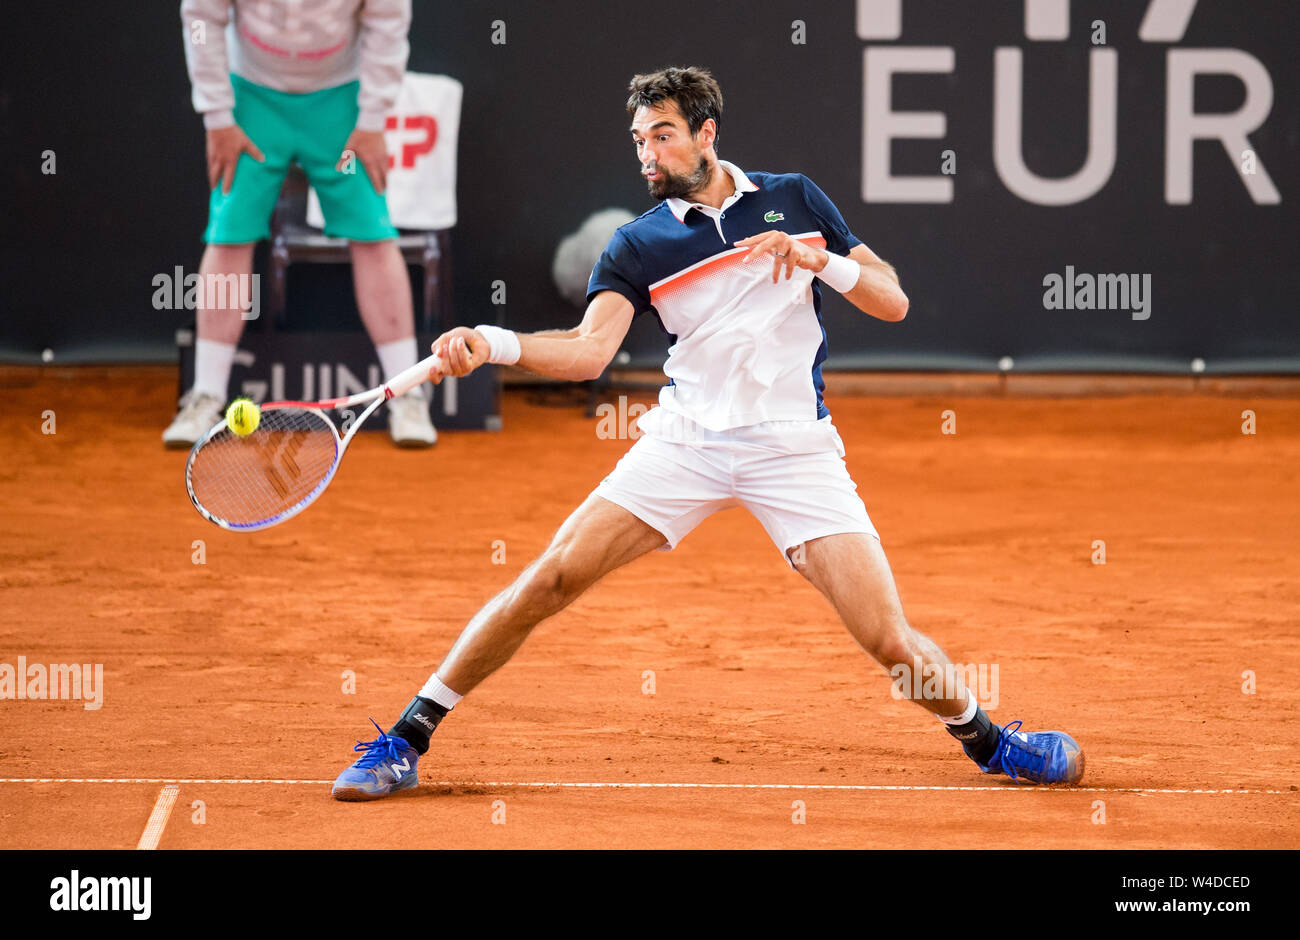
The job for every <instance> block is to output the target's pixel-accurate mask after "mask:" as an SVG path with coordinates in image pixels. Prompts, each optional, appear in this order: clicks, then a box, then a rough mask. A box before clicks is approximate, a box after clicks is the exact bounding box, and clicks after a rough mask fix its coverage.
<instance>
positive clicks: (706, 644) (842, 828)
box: [0, 367, 1300, 849]
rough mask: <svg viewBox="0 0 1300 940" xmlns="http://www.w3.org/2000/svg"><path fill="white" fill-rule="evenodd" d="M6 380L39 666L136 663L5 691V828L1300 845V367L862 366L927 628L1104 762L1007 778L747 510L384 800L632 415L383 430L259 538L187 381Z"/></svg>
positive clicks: (7, 470) (574, 839)
mask: <svg viewBox="0 0 1300 940" xmlns="http://www.w3.org/2000/svg"><path fill="white" fill-rule="evenodd" d="M0 377H2V378H3V385H4V394H5V408H4V411H3V413H0V440H3V441H5V456H6V459H5V460H4V462H3V466H2V467H0V478H2V479H3V489H2V492H3V506H4V509H3V516H4V525H3V528H2V530H0V558H2V559H3V574H2V575H0V578H2V582H0V583H2V584H3V589H4V590H3V593H0V604H2V605H3V616H2V617H0V651H2V653H3V656H2V657H0V661H3V662H7V663H9V664H11V665H12V664H14V663H15V661H16V658H17V657H18V656H19V655H22V656H25V657H26V660H27V661H28V662H29V663H47V664H48V663H67V662H81V663H101V664H103V670H104V671H103V675H104V679H103V705H102V708H100V709H98V710H86V709H85V708H84V707H83V703H82V702H80V701H39V700H38V701H31V700H26V701H5V702H3V703H0V742H3V743H0V777H2V778H4V782H3V783H0V845H2V846H4V847H6V848H78V849H99V848H128V849H129V848H134V847H136V845H137V844H138V843H140V841H141V838H142V834H143V833H144V832H145V830H146V825H147V823H148V821H149V820H150V816H151V812H152V811H153V810H154V808H155V805H156V804H157V803H158V802H159V800H160V795H162V794H168V795H167V796H165V797H164V800H170V798H171V796H170V794H172V793H174V795H175V808H174V810H173V811H172V813H171V815H170V818H169V819H168V820H167V821H166V825H165V827H164V828H162V829H161V834H160V838H158V840H157V844H158V845H159V847H161V848H164V849H188V848H223V849H230V848H343V847H379V846H375V845H373V844H372V843H371V842H369V841H367V833H372V832H375V831H383V832H385V833H387V836H386V841H385V844H384V846H383V847H390V848H489V847H507V848H539V847H547V848H560V847H564V848H740V847H765V848H813V847H818V848H829V847H836V848H963V847H969V848H986V847H987V848H997V847H1001V848H1030V847H1033V848H1048V847H1050V848H1065V847H1077V848H1283V847H1289V848H1296V847H1300V792H1298V791H1297V783H1298V782H1300V781H1298V780H1297V777H1296V767H1295V759H1294V755H1295V753H1296V749H1297V745H1298V744H1300V732H1297V730H1296V724H1295V721H1294V720H1293V719H1294V715H1295V709H1294V701H1295V689H1296V682H1295V676H1296V675H1297V674H1300V654H1298V653H1297V650H1296V644H1295V637H1296V621H1295V611H1296V609H1297V605H1298V604H1300V582H1297V579H1296V570H1297V569H1296V560H1295V559H1296V557H1297V554H1298V552H1300V534H1298V533H1300V502H1298V501H1297V500H1296V487H1297V473H1298V472H1300V471H1298V470H1297V468H1300V398H1298V397H1297V395H1296V390H1295V387H1294V383H1291V384H1282V383H1280V382H1278V381H1268V380H1249V381H1241V382H1235V383H1234V382H1232V381H1228V380H1220V381H1218V382H1217V383H1215V382H1206V383H1205V384H1203V385H1201V386H1199V387H1197V388H1195V389H1194V388H1193V387H1192V386H1191V384H1190V381H1187V382H1184V381H1169V382H1164V383H1161V382H1149V383H1147V384H1148V386H1149V387H1146V388H1142V387H1141V386H1139V385H1134V384H1132V383H1129V384H1128V385H1118V386H1115V387H1110V386H1106V387H1100V386H1096V387H1089V388H1085V389H1084V390H1090V391H1092V392H1094V393H1095V392H1098V391H1101V392H1102V394H1092V395H1090V396H1087V397H1068V396H1066V397H1062V396H1059V395H1058V394H1057V392H1059V391H1061V390H1062V388H1063V387H1064V386H1062V384H1061V383H1060V382H1059V381H1049V380H1036V379H1033V378H1031V377H1025V378H1017V379H1015V380H1013V381H1012V382H1010V383H1009V384H1007V385H1005V386H1003V385H1001V384H999V383H998V382H997V381H996V380H988V381H987V382H986V381H985V380H983V379H979V378H970V379H966V380H963V381H961V382H957V381H955V380H953V381H951V382H950V381H948V380H945V379H942V378H933V379H931V380H929V383H928V385H927V384H924V383H922V384H920V385H917V384H916V383H913V386H912V387H913V389H914V390H915V389H919V393H913V394H907V395H900V394H896V392H897V391H898V390H899V388H901V387H903V386H900V384H899V383H898V382H896V381H895V382H891V383H874V384H873V383H863V382H858V383H854V382H851V381H850V380H848V379H847V378H845V377H840V376H832V377H830V379H829V388H828V404H829V405H830V408H831V411H832V413H833V415H834V416H835V421H836V425H837V426H838V428H839V429H840V432H841V435H842V436H843V438H844V440H845V443H846V445H847V447H848V464H849V469H850V471H851V472H852V474H853V476H854V478H855V479H856V481H857V482H858V485H859V490H860V492H861V494H862V496H863V499H864V500H865V502H866V504H867V508H868V510H869V511H870V512H871V515H872V518H873V520H874V522H875V523H876V525H877V527H878V528H879V530H880V532H881V534H882V537H883V540H884V545H885V549H886V551H887V552H888V554H889V557H890V560H891V562H892V565H893V567H894V572H895V576H896V578H897V580H898V582H899V587H900V591H901V593H902V596H903V601H904V605H905V609H906V611H907V613H908V616H909V619H910V621H911V622H912V624H913V625H914V626H916V627H917V628H918V629H920V630H922V631H923V632H926V633H929V634H930V635H932V636H934V637H935V638H936V639H937V640H938V641H939V642H940V643H941V644H942V645H943V646H944V647H945V648H946V649H947V651H948V652H949V654H950V655H951V656H952V658H953V659H954V660H955V661H958V662H962V663H985V664H996V665H997V666H998V670H999V671H998V679H999V683H998V693H999V696H998V697H999V701H998V703H997V707H996V709H994V710H992V716H993V718H994V720H995V721H998V722H1000V723H1005V722H1007V721H1011V720H1014V719H1017V718H1019V719H1023V720H1024V721H1025V724H1026V728H1033V729H1038V730H1042V729H1048V728H1059V729H1063V730H1067V731H1069V732H1070V733H1071V734H1072V735H1073V736H1074V737H1075V738H1077V739H1078V741H1079V742H1080V743H1081V744H1082V746H1083V747H1084V749H1085V751H1086V754H1087V774H1086V776H1085V778H1084V781H1083V784H1084V785H1083V786H1081V787H1079V788H1076V789H1060V788H1051V789H1036V788H1032V787H1017V786H1016V785H1015V784H1013V783H1012V782H1011V781H1009V780H1008V779H1007V778H1005V777H997V778H993V777H987V778H986V777H983V776H982V775H980V774H979V773H978V772H977V771H976V770H975V769H974V768H973V766H972V765H971V764H970V763H969V762H968V761H967V760H966V759H965V758H964V757H962V756H961V754H960V752H959V750H958V749H957V748H956V747H955V746H954V742H953V741H952V740H951V739H950V738H949V737H948V736H947V735H946V734H944V733H943V731H942V729H941V728H940V727H939V726H938V723H937V722H935V721H934V720H933V719H932V718H930V717H928V716H927V715H926V714H925V713H923V712H922V711H921V709H919V708H917V707H916V706H914V705H911V704H909V703H907V702H901V701H896V700H895V699H893V698H891V696H890V694H889V678H888V676H887V675H886V674H885V673H884V672H883V670H881V669H880V667H878V666H877V665H876V664H875V663H874V662H872V661H871V660H870V659H869V658H868V657H867V656H865V655H864V654H863V653H862V652H860V651H859V650H858V649H857V647H856V646H855V645H854V643H853V641H852V639H851V638H850V636H849V635H848V633H847V631H845V630H844V628H843V627H842V626H841V625H840V624H839V623H838V622H837V620H836V618H835V616H834V614H833V613H832V611H831V609H830V608H829V606H828V605H827V604H826V603H825V601H823V600H822V598H821V597H820V595H818V594H817V593H816V591H815V590H814V589H813V588H812V587H811V586H810V585H808V584H806V583H805V582H804V581H803V580H802V579H801V578H800V577H799V576H797V575H796V574H794V573H793V572H792V571H790V570H789V569H788V568H786V567H785V566H784V565H783V563H782V561H781V558H780V556H779V554H778V553H777V552H776V550H775V549H774V548H773V547H772V545H771V544H770V542H768V540H767V539H766V536H765V535H764V533H763V531H762V529H761V528H760V526H759V525H758V523H757V522H756V521H754V520H753V519H752V518H751V517H750V516H748V515H747V514H746V513H745V512H744V511H743V510H731V511H728V512H725V513H722V514H719V515H717V516H715V517H713V518H712V519H710V520H709V521H707V522H706V523H705V524H704V525H703V526H702V527H701V528H700V529H698V530H697V531H696V532H695V533H693V534H692V535H691V536H690V537H689V538H688V539H687V540H686V541H685V542H684V543H683V544H682V545H681V546H680V547H679V548H678V549H677V550H676V551H675V552H672V553H652V554H651V555H650V556H649V557H647V558H644V559H642V560H641V561H639V562H637V563H635V564H633V565H631V566H630V567H628V568H626V569H623V570H621V571H619V572H616V573H615V574H613V575H612V576H610V577H609V578H608V579H606V581H604V582H602V583H601V584H599V585H598V586H597V587H596V588H594V589H593V590H592V591H590V592H589V593H588V594H587V595H585V596H584V597H583V598H582V599H580V600H579V601H578V602H577V603H576V604H575V605H573V606H572V607H571V608H570V609H569V610H567V611H565V612H563V613H562V614H560V615H559V616H557V617H555V618H554V619H552V620H550V621H548V622H546V623H544V624H543V625H542V626H541V627H539V628H538V629H537V630H536V631H535V632H534V634H533V636H532V637H531V638H530V639H529V641H528V642H527V643H526V644H525V646H524V647H523V649H522V650H521V651H520V653H519V654H518V655H517V656H516V658H515V659H514V660H513V661H511V663H510V664H509V665H508V666H507V667H506V668H504V669H503V670H502V671H500V672H499V673H497V674H496V675H495V676H493V677H492V678H491V679H489V680H488V681H487V682H486V683H485V684H484V685H483V686H482V687H481V688H480V689H478V690H477V691H476V692H475V693H474V694H473V695H472V696H470V697H469V698H467V699H466V701H465V702H464V703H463V704H462V705H461V706H459V707H458V708H457V709H456V711H455V712H454V714H453V715H452V716H451V717H449V718H448V720H447V721H446V722H445V723H444V724H443V725H442V727H441V728H440V729H439V731H438V733H437V735H436V736H435V738H434V742H433V748H432V750H431V751H430V752H429V754H428V755H427V756H426V757H425V758H424V759H422V761H421V765H420V767H421V779H422V785H421V786H420V787H419V789H418V790H416V791H414V792H412V793H410V794H403V795H401V796H400V797H396V798H393V799H391V800H387V801H384V802H382V803H378V804H344V803H338V802H335V801H333V800H331V799H330V798H329V785H330V782H331V781H332V780H333V778H334V777H335V776H336V774H337V773H338V772H339V771H340V770H341V769H342V768H343V767H345V766H346V765H347V764H348V763H350V762H351V760H352V759H353V756H354V755H352V752H351V751H350V749H349V748H350V745H351V744H352V743H353V742H354V741H355V740H356V739H357V738H369V737H372V736H373V729H371V728H370V726H369V725H368V724H367V722H366V717H367V716H368V715H373V716H374V717H375V718H376V719H377V720H378V721H380V723H381V724H383V725H384V726H385V727H387V725H388V724H390V723H391V721H392V719H393V718H394V717H395V716H396V714H397V713H398V711H399V710H400V709H401V707H402V706H403V705H404V704H405V703H406V702H407V701H408V700H409V698H410V694H411V690H412V689H413V688H417V687H418V686H419V684H420V683H421V682H423V681H424V679H425V678H426V676H427V675H428V674H429V672H430V671H431V669H432V668H433V667H434V666H435V665H436V664H437V661H438V658H439V657H440V656H441V655H442V653H443V652H444V651H445V650H446V648H447V647H448V646H449V644H450V643H451V641H452V640H453V639H454V638H455V636H456V635H457V633H458V632H459V630H460V628H461V627H462V625H463V624H464V623H465V621H466V620H467V619H468V618H469V617H470V616H471V615H472V614H473V613H474V611H475V610H476V609H477V608H478V606H479V605H480V604H482V603H483V602H484V601H485V600H486V599H487V598H488V597H489V596H490V595H492V594H493V593H495V592H496V591H498V590H500V589H501V588H503V587H504V586H505V585H506V584H507V583H508V582H509V580H510V579H511V578H512V577H513V576H514V575H515V574H516V573H517V572H519V571H520V570H521V569H522V568H523V566H524V565H525V564H526V563H527V562H528V561H529V560H531V559H532V558H533V557H534V556H535V555H536V554H537V553H538V552H540V551H541V550H542V548H543V547H544V546H545V544H546V542H547V540H548V538H549V536H550V535H551V534H552V532H553V531H554V530H555V528H556V527H557V526H558V525H559V523H560V522H561V521H562V520H563V518H564V517H565V515H566V514H567V513H568V511H569V510H570V509H571V508H572V507H574V506H576V505H577V504H578V502H579V501H580V500H581V499H582V498H583V497H584V496H586V494H587V493H588V492H589V491H590V490H591V489H592V487H593V486H594V485H595V484H596V483H597V482H598V481H599V480H600V479H601V478H602V476H603V475H604V474H605V473H606V472H608V470H609V469H611V468H612V467H613V465H614V464H615V462H616V461H617V460H618V458H619V456H620V455H621V454H622V453H623V451H624V450H625V449H626V448H627V447H628V446H629V443H630V442H629V441H627V440H604V439H601V438H600V437H598V435H597V433H596V421H595V419H592V418H587V417H584V415H583V413H582V409H581V407H579V406H578V405H577V404H576V403H565V404H562V405H558V406H557V404H555V403H550V404H544V403H540V402H539V401H538V400H537V395H536V394H535V393H534V392H530V391H528V390H524V389H514V390H512V391H510V392H509V393H508V394H507V395H506V397H505V404H504V423H505V431H504V432H503V433H500V434H492V433H485V432H460V433H456V432H447V433H445V434H444V435H443V437H442V439H441V441H440V443H439V444H438V446H437V448H436V449H434V450H433V451H431V452H402V451H397V450H394V449H393V448H392V447H391V446H390V444H389V443H388V441H387V437H386V435H385V434H382V433H380V434H368V435H362V436H361V438H360V439H359V440H358V441H357V442H356V443H355V444H354V445H353V447H352V449H351V450H350V451H349V456H348V457H347V459H346V460H345V461H344V462H343V465H342V469H341V470H340V472H339V476H338V478H337V479H336V481H335V482H334V483H333V484H332V485H331V487H330V490H329V492H327V493H326V494H325V496H324V497H323V498H322V499H321V500H320V501H319V502H318V503H317V504H316V505H314V506H313V507H311V508H310V509H309V510H308V511H307V512H305V513H304V514H303V515H302V516H300V517H298V518H295V519H293V520H291V521H289V522H288V523H286V524H284V525H282V526H279V527H276V528H273V529H270V530H267V531H264V532H260V533H254V534H233V533H228V532H225V531H222V530H219V529H217V528H216V527H214V526H212V525H210V524H208V523H206V522H205V521H203V520H202V519H201V518H200V517H199V516H198V515H197V514H196V513H195V511H194V510H193V508H192V507H191V506H190V504H189V501H188V500H187V498H186V495H185V489H184V485H183V481H182V469H183V466H184V460H185V455H184V453H183V452H164V451H163V450H162V448H161V447H160V445H159V443H158V432H159V428H160V427H161V426H162V424H163V423H165V421H166V420H167V418H168V416H169V414H170V409H171V406H172V404H173V400H174V395H175V373H174V371H173V370H171V369H166V368H159V367H149V368H112V369H108V368H85V369H62V368H48V369H38V368H9V369H5V370H4V371H3V372H2V373H0ZM1122 389H1128V390H1129V391H1133V390H1138V391H1141V392H1142V393H1141V394H1127V395H1117V394H1113V392H1115V391H1116V390H1122ZM1076 390H1077V389H1076ZM854 392H856V394H851V393H854ZM862 392H867V393H869V394H861V393H862ZM638 395H639V393H638ZM633 400H634V401H638V400H643V401H650V397H649V396H648V395H646V396H643V397H636V398H634V399H633ZM575 401H576V400H575ZM946 409H951V410H953V411H954V412H955V415H956V430H957V433H956V434H950V435H945V434H942V433H941V431H940V427H941V420H942V419H941V415H942V413H943V412H944V411H945V410H946ZM1247 409H1250V410H1253V411H1254V412H1255V415H1256V420H1257V433H1256V434H1254V435H1247V434H1243V433H1242V422H1243V418H1242V412H1243V411H1244V410H1247ZM47 411H53V412H54V419H55V421H56V426H55V433H53V434H48V433H43V432H42V425H43V423H45V422H46V420H47V417H48V416H47V415H45V414H44V413H45V412H47ZM377 424H382V422H379V423H377ZM195 540H202V541H203V545H202V546H201V548H200V547H198V546H196V545H195ZM1096 540H1103V541H1104V542H1105V551H1106V563H1105V564H1104V565H1100V564H1094V563H1093V556H1094V552H1095V546H1094V542H1095V541H1096ZM200 551H201V553H202V555H203V556H204V557H203V558H202V559H201V560H202V561H203V562H204V563H202V564H198V563H195V562H196V557H197V556H196V552H200ZM503 554H504V557H502V555H503ZM502 561H504V563H499V562H502ZM349 671H350V673H351V674H353V675H354V676H355V691H354V692H351V691H346V690H345V687H346V686H347V685H349V679H348V673H349ZM647 671H649V672H652V673H653V686H654V688H653V692H654V694H646V691H647V688H648V686H647V682H648V680H649V678H650V677H649V676H648V672H647ZM1247 673H1249V674H1253V683H1254V691H1253V693H1250V692H1247V691H1244V690H1243V689H1244V687H1246V686H1247V685H1248V684H1249V681H1250V676H1249V675H1243V674H1247ZM168 785H173V786H175V787H176V788H177V789H176V790H175V791H168V790H165V787H167V786H168ZM196 801H201V803H199V802H196ZM796 801H801V803H802V808H801V807H800V806H799V805H797V804H796ZM1103 804H1104V805H1103ZM800 815H801V816H802V818H803V822H802V823H797V822H796V821H795V818H796V817H797V816H800ZM373 824H379V825H381V826H382V830H379V829H377V828H376V826H375V825H373ZM156 829H157V827H156V826H155V830H156ZM154 834H155V836H157V835H158V832H157V831H155V833H154Z"/></svg>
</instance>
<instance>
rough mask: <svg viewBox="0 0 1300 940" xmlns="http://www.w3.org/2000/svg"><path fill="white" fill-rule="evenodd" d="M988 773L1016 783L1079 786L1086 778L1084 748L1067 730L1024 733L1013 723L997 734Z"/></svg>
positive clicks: (986, 767)
mask: <svg viewBox="0 0 1300 940" xmlns="http://www.w3.org/2000/svg"><path fill="white" fill-rule="evenodd" d="M979 768H980V770H982V771H984V772H985V773H986V774H1006V775H1007V776H1008V777H1010V778H1011V779H1012V780H1014V781H1015V782H1016V783H1078V782H1079V781H1080V780H1082V779H1083V749H1082V748H1080V747H1079V745H1078V743H1077V742H1076V741H1075V740H1074V738H1072V737H1070V736H1069V735H1068V734H1066V733H1065V732H1064V731H1021V730H1020V722H1018V721H1013V722H1011V724H1009V725H1007V726H1006V727H1005V728H1003V729H1002V730H1001V732H999V734H998V749H997V750H996V751H994V752H993V757H992V758H991V759H990V760H989V762H988V764H980V765H979Z"/></svg>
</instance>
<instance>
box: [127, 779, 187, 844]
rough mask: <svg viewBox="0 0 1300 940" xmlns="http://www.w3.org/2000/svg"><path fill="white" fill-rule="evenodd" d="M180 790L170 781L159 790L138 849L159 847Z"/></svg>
mask: <svg viewBox="0 0 1300 940" xmlns="http://www.w3.org/2000/svg"><path fill="white" fill-rule="evenodd" d="M180 792H181V791H180V787H178V786H176V784H174V783H169V784H168V785H167V786H165V787H163V788H162V790H160V791H159V793H158V802H156V803H154V805H153V812H152V813H150V814H149V822H148V823H146V824H145V827H144V833H143V834H142V835H141V836H140V844H139V845H137V846H136V849H137V850H140V849H144V850H150V849H156V848H158V841H159V840H160V839H161V838H162V834H163V828H164V827H165V826H166V825H167V818H168V817H169V816H171V814H172V807H173V806H175V805H176V797H177V796H179V795H180Z"/></svg>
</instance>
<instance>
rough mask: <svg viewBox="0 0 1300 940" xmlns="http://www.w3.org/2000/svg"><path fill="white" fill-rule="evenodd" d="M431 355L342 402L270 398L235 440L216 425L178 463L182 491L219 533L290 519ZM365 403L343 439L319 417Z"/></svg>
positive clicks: (428, 366) (424, 369)
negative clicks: (182, 466)
mask: <svg viewBox="0 0 1300 940" xmlns="http://www.w3.org/2000/svg"><path fill="white" fill-rule="evenodd" d="M441 364H442V361H441V360H440V359H439V358H438V357H437V356H430V357H429V358H428V359H425V360H424V361H422V362H418V363H416V364H415V365H413V366H411V368H409V369H407V370H405V371H404V372H400V373H398V374H397V375H395V376H394V377H393V378H391V379H389V380H388V382H386V383H385V384H383V385H380V386H377V387H376V388H372V389H370V390H369V391H365V392H358V393H357V394H355V395H351V396H348V397H347V398H325V399H322V400H321V401H269V402H267V403H266V404H264V405H262V417H261V421H259V422H258V425H257V429H256V430H254V431H253V432H252V433H251V434H247V435H244V436H240V435H237V434H235V433H234V432H233V431H231V430H230V428H229V427H227V426H226V422H225V419H224V418H223V419H222V421H221V422H220V423H218V424H217V425H216V426H214V427H213V428H212V430H210V431H208V433H207V434H205V435H204V436H203V437H202V438H200V439H199V440H198V441H197V442H196V443H195V445H194V448H193V449H192V450H191V451H190V456H189V459H188V460H186V461H185V489H186V490H187V491H188V492H189V494H190V502H192V503H193V504H194V508H195V509H197V510H198V511H199V515H201V516H203V518H205V519H207V520H208V521H209V522H213V523H215V524H217V525H219V526H221V527H222V528H223V529H231V530H234V531H238V532H253V531H256V530H257V529H265V528H268V527H269V526H273V525H277V524H278V523H281V522H284V521H285V520H286V519H291V518H293V517H294V516H296V515H297V514H298V513H300V512H302V511H303V510H304V509H306V508H307V507H308V506H310V505H311V504H312V503H313V502H315V501H316V500H317V499H318V498H319V497H320V495H321V494H322V493H324V492H325V487H327V486H329V483H330V480H332V479H334V474H335V472H336V471H337V470H338V468H339V461H341V460H342V459H343V454H344V452H345V451H346V450H347V449H348V444H350V443H351V442H352V438H353V436H354V435H355V434H356V433H357V429H358V428H359V427H361V425H362V424H364V423H365V421H366V419H367V418H369V417H370V416H371V415H372V414H373V413H374V411H375V409H376V408H378V407H379V406H380V405H381V404H383V403H384V402H385V401H387V400H388V399H390V398H395V397H397V396H398V395H403V394H405V393H406V392H408V391H410V390H411V389H413V388H415V387H416V386H417V385H419V384H420V383H421V382H424V381H425V380H426V379H428V377H429V372H430V370H432V369H435V368H437V367H439V366H441ZM356 405H366V406H367V407H366V410H365V411H363V412H361V414H360V415H357V416H355V418H354V417H353V416H352V415H350V414H349V415H348V416H347V417H346V419H345V420H344V422H343V435H342V436H340V435H339V429H338V427H337V426H336V425H335V424H334V422H333V421H331V420H330V418H329V416H328V415H327V414H326V412H327V411H337V410H340V409H344V408H352V407H354V406H356Z"/></svg>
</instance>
